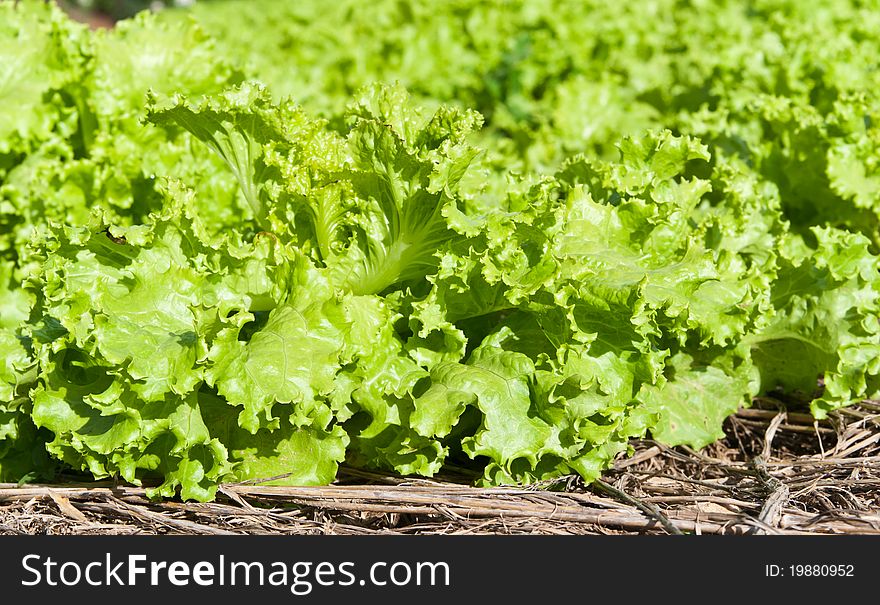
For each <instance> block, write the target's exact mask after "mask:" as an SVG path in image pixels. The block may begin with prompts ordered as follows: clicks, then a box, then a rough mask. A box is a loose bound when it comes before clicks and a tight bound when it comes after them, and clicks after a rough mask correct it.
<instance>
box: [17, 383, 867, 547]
mask: <svg viewBox="0 0 880 605" xmlns="http://www.w3.org/2000/svg"><path fill="white" fill-rule="evenodd" d="M725 428H726V433H727V437H726V438H725V439H724V440H722V441H720V442H718V443H716V444H713V445H712V446H709V447H708V448H706V449H704V450H702V451H700V452H696V451H693V450H691V449H689V448H684V447H679V448H668V447H665V446H663V445H661V444H659V443H656V442H653V441H650V440H645V441H639V442H635V443H634V444H633V445H634V447H635V450H636V451H635V455H634V456H632V457H630V458H621V459H619V460H618V461H617V463H616V465H615V467H614V468H613V469H612V470H611V471H609V472H608V473H606V474H605V476H604V477H603V480H602V481H599V482H596V483H594V484H592V485H584V484H583V482H582V481H581V480H580V479H579V478H578V477H575V476H572V477H565V478H562V479H560V480H557V481H554V482H552V483H545V484H541V485H533V486H529V487H527V488H490V489H481V488H474V487H470V486H469V485H468V484H467V483H466V482H465V481H466V479H465V478H464V477H463V476H446V477H443V478H441V479H437V480H423V479H416V480H414V479H411V478H402V477H394V476H388V475H382V474H378V473H370V472H364V471H359V470H357V469H350V468H343V469H342V470H341V472H340V479H339V480H338V481H337V483H335V484H334V485H330V486H326V487H294V488H290V487H265V486H259V485H248V484H233V485H225V486H223V487H222V488H221V491H220V493H219V494H218V497H217V500H216V501H215V502H213V503H206V504H200V503H183V502H174V501H166V502H153V501H150V500H148V499H147V498H146V496H145V493H144V490H143V489H142V488H135V487H128V486H123V485H114V484H112V483H108V482H103V483H99V482H93V483H72V482H71V483H58V484H56V485H52V486H45V485H24V486H18V485H14V484H0V534H641V533H697V534H804V533H822V534H880V402H873V401H866V402H863V403H862V404H861V405H860V406H856V407H853V408H848V409H844V410H840V411H839V412H836V413H834V414H832V415H831V416H830V417H829V418H828V419H826V420H823V421H820V422H816V421H814V420H813V418H812V417H811V416H810V415H808V414H805V413H802V412H800V413H799V412H792V411H786V410H785V407H784V406H783V405H782V403H781V402H778V401H775V400H770V399H759V400H757V401H756V402H755V405H754V406H753V407H752V408H750V409H744V410H740V411H739V413H737V414H736V415H735V416H733V417H731V418H730V419H729V420H728V421H727V423H726V427H725Z"/></svg>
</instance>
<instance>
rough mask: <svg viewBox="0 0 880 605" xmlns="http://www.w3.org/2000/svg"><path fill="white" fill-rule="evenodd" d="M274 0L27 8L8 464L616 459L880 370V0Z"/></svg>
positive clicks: (0, 287) (7, 58)
mask: <svg viewBox="0 0 880 605" xmlns="http://www.w3.org/2000/svg"><path fill="white" fill-rule="evenodd" d="M258 4H260V5H261V6H262V7H263V9H264V12H263V13H262V14H263V16H262V17H261V16H259V14H260V13H249V15H250V16H248V17H247V18H248V19H252V20H255V23H256V24H257V25H258V26H259V27H258V28H256V29H255V28H237V29H235V30H230V29H228V27H229V25H224V24H228V23H234V20H233V19H230V18H229V15H230V13H232V12H233V11H240V10H242V6H243V4H242V3H238V2H228V3H226V2H218V3H206V4H200V5H197V9H196V12H195V13H194V17H195V19H192V18H191V17H192V16H193V15H192V14H190V13H186V14H185V15H184V18H181V15H179V14H177V13H175V12H174V11H165V12H163V13H162V14H161V15H159V16H154V17H151V16H147V15H141V16H139V17H137V18H135V19H133V20H131V21H126V22H122V23H120V24H119V25H118V26H117V27H116V28H115V29H113V30H110V31H101V32H90V31H88V30H86V29H84V28H83V27H81V26H78V25H75V24H73V23H71V22H70V21H68V20H67V19H66V17H64V16H63V15H62V14H61V13H60V12H58V11H57V10H55V9H53V8H51V7H50V6H48V5H46V4H44V3H39V2H21V3H17V4H3V5H0V17H2V18H0V24H2V25H0V58H2V59H3V60H2V61H0V70H4V66H5V71H4V74H5V78H4V79H2V80H0V96H4V97H8V98H15V99H16V103H15V106H14V107H13V106H12V105H11V104H6V105H4V106H2V107H0V351H2V353H3V363H2V365H0V477H2V478H3V480H21V479H28V478H46V477H51V475H52V473H53V472H57V470H58V469H74V470H77V471H84V472H88V473H90V474H91V475H93V476H94V477H97V478H101V477H108V476H118V477H120V478H122V479H124V480H126V481H129V482H132V483H142V482H146V483H147V484H148V485H149V486H150V488H151V490H152V492H151V493H153V494H155V495H157V496H165V497H170V496H174V495H175V494H177V493H179V494H180V496H181V497H183V498H185V499H197V500H209V499H211V498H212V497H213V496H214V494H215V492H216V489H217V487H218V485H219V484H220V483H221V482H224V481H240V480H252V479H259V480H263V481H265V482H268V483H273V484H296V485H301V484H324V483H329V482H331V481H333V480H334V479H335V477H336V475H337V472H338V465H339V464H340V463H343V462H346V463H348V464H352V465H357V466H362V467H370V468H377V469H381V470H384V471H391V472H396V473H400V474H413V475H425V476H431V475H434V474H436V473H438V472H441V471H442V470H443V469H444V468H448V467H455V468H457V469H459V470H463V471H465V472H469V473H472V474H473V476H474V478H475V480H476V481H478V482H481V483H484V484H490V485H491V484H505V483H528V482H534V481H540V480H546V479H552V478H556V477H560V476H563V475H567V474H571V473H577V474H579V475H580V476H582V477H583V478H584V479H585V480H587V481H589V480H593V479H595V478H596V477H598V476H599V474H600V473H601V472H602V470H603V469H605V468H607V467H608V465H609V464H610V463H611V461H612V460H613V459H614V458H615V457H617V456H618V455H621V454H625V453H626V452H627V450H628V447H629V446H628V443H629V441H630V439H632V438H635V437H642V436H645V435H647V434H650V435H652V436H653V437H654V438H656V439H658V440H660V441H662V442H663V443H666V444H669V445H678V444H687V445H690V446H693V447H703V446H705V445H707V444H709V443H711V442H713V441H715V440H716V439H718V438H720V437H722V436H723V431H722V428H721V427H722V422H723V421H724V419H725V418H726V417H727V416H728V415H730V414H731V413H733V412H735V411H736V409H737V408H738V407H740V406H747V405H749V404H750V402H751V400H752V398H753V397H754V396H756V395H759V394H762V393H768V392H782V393H785V394H786V396H787V397H790V398H791V399H792V400H800V401H801V402H803V404H804V405H809V406H810V407H811V409H812V411H813V413H814V414H815V415H816V416H817V417H822V416H823V415H825V414H827V413H828V412H829V411H830V410H833V409H836V408H839V407H842V406H847V405H851V404H852V403H854V402H857V401H859V400H860V399H862V398H867V397H877V396H880V362H878V359H880V350H878V349H880V344H878V343H880V322H878V311H880V274H878V267H880V265H878V257H877V244H878V227H877V224H878V219H880V201H878V197H877V194H878V191H880V189H878V187H877V186H876V185H877V183H876V181H877V174H876V172H877V166H876V161H875V160H876V156H877V141H878V138H877V132H876V124H877V117H878V116H877V107H878V104H877V97H876V92H875V90H877V89H878V87H877V86H875V85H874V83H875V80H876V77H877V76H876V69H875V68H874V65H875V63H876V51H877V50H880V49H878V48H877V44H876V43H875V42H872V40H873V38H870V37H868V36H866V35H864V32H865V31H867V30H866V29H865V28H866V27H868V25H866V21H865V20H866V19H867V20H868V21H870V19H871V18H872V17H871V14H869V13H866V12H865V11H864V10H863V9H861V8H860V5H859V4H858V3H855V2H853V3H849V2H831V3H828V5H829V7H832V5H833V7H834V8H836V9H839V10H838V11H837V14H838V17H836V19H837V21H835V23H836V24H837V25H836V27H837V28H844V31H845V32H846V33H847V36H840V35H837V34H835V37H834V40H833V41H829V40H828V39H827V35H826V36H825V37H823V34H821V32H824V31H827V30H826V29H823V27H824V26H825V25H827V23H826V22H827V20H828V19H830V18H831V17H830V16H829V14H830V13H828V11H824V12H823V11H815V12H811V13H810V14H809V15H805V14H802V13H803V10H804V9H803V8H802V7H801V5H800V4H797V3H794V2H787V1H784V0H776V1H774V2H770V1H767V2H756V3H754V4H755V6H754V7H752V8H750V9H749V10H746V9H745V8H744V7H743V6H741V3H736V2H725V1H723V0H713V1H712V2H708V3H705V2H702V3H699V4H700V5H701V6H704V12H705V14H703V13H701V15H700V16H699V17H697V16H694V17H693V18H678V17H675V15H678V16H679V17H680V16H681V15H682V14H683V13H675V11H673V10H672V9H671V8H669V7H667V8H669V10H668V11H666V10H664V11H659V10H658V12H657V14H656V15H655V17H656V19H655V22H652V23H651V24H650V26H649V25H648V24H647V23H646V22H645V19H644V15H643V14H642V13H643V10H647V9H648V8H649V7H648V6H647V5H644V6H642V5H643V3H640V2H636V3H633V5H632V6H629V5H628V6H627V7H613V8H611V7H610V5H607V3H596V5H595V6H593V5H592V4H591V3H587V4H586V8H585V7H584V3H566V2H563V3H559V7H555V8H554V10H553V11H549V10H548V9H547V8H546V7H545V6H544V5H543V4H542V3H540V2H537V1H532V0H528V1H526V0H523V1H521V2H513V3H498V4H496V3H483V2H476V1H475V0H474V1H473V2H472V1H470V0H461V1H459V2H455V3H449V6H446V5H443V6H442V7H439V8H437V10H433V9H432V10H430V11H428V10H425V7H424V6H423V5H422V4H420V3H418V2H415V1H413V2H399V1H396V0H395V2H377V3H376V4H375V6H372V7H371V8H370V9H369V10H367V9H366V8H365V6H366V5H363V4H362V3H354V2H342V3H339V7H338V8H337V9H334V11H338V12H334V11H330V13H327V14H324V13H321V14H320V15H319V14H318V12H320V11H318V8H319V7H318V4H320V3H314V2H302V3H299V2H298V3H289V4H286V3H277V2H271V3H269V2H263V3H258ZM655 4H656V3H655ZM660 4H663V5H664V6H665V5H666V4H669V5H670V6H671V5H672V4H674V3H672V2H671V1H670V2H661V3H660ZM453 5H454V6H453ZM248 6H250V4H248ZM322 6H323V5H322ZM652 6H654V4H652ZM774 10H778V11H781V12H778V13H774V14H778V15H781V16H778V17H776V18H774V19H767V18H766V17H767V15H769V13H770V12H771V11H774ZM829 10H830V9H829ZM328 15H329V16H328ZM670 15H673V16H670ZM331 17H332V18H333V19H336V21H334V22H332V23H331V22H329V21H327V20H328V19H330V18H331ZM385 21H388V22H389V23H392V22H393V23H399V24H400V27H388V28H382V27H376V25H377V24H381V23H384V22H385ZM224 28H227V29H224ZM587 33H589V35H587ZM215 36H216V37H215ZM240 36H246V37H248V39H249V40H250V39H253V41H254V44H253V45H249V44H239V42H241V40H239V37H240ZM350 39H355V40H358V45H356V47H353V46H352V45H351V44H349V43H348V42H347V40H350ZM559 40H562V41H563V42H564V44H561V43H560V42H559ZM755 40H757V42H755ZM823 40H824V41H826V42H828V44H825V43H824V42H823ZM285 41H286V43H285ZM756 44H757V47H756V46H755V45H756ZM248 49H258V50H259V53H258V54H248V53H249V52H250V51H248ZM358 49H359V50H358ZM364 49H367V50H369V49H372V50H371V51H370V52H367V51H366V50H364ZM706 49H711V51H712V52H708V51H707V50H706ZM380 50H381V53H384V54H382V57H383V58H382V59H381V60H380V59H379V56H380ZM356 51H357V52H356ZM795 51H797V52H795ZM792 57H794V59H792ZM10 66H11V67H10Z"/></svg>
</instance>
